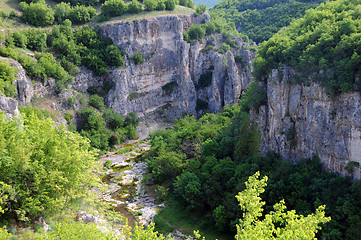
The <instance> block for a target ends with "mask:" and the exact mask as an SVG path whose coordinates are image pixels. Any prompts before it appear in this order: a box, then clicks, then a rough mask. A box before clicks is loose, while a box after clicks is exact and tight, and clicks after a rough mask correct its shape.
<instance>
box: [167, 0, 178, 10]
mask: <svg viewBox="0 0 361 240" xmlns="http://www.w3.org/2000/svg"><path fill="white" fill-rule="evenodd" d="M164 4H165V9H167V10H169V11H173V10H174V8H175V5H176V1H175V0H165V1H164Z"/></svg>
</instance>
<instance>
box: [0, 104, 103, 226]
mask: <svg viewBox="0 0 361 240" xmlns="http://www.w3.org/2000/svg"><path fill="white" fill-rule="evenodd" d="M20 110H21V111H22V112H23V114H22V115H21V116H19V117H17V118H16V119H14V120H10V121H9V120H6V119H5V117H4V115H3V114H1V117H0V132H1V134H0V152H1V154H0V172H1V176H0V184H1V185H3V184H4V183H6V184H7V185H8V186H9V188H7V189H5V191H4V192H3V191H2V194H1V195H3V194H4V193H5V194H7V196H8V197H7V199H5V201H3V202H1V208H2V209H4V211H5V213H4V215H3V216H2V219H5V218H6V217H16V218H17V219H19V220H23V221H24V220H30V219H33V218H34V217H39V216H44V215H45V214H47V215H51V214H53V213H54V212H56V211H59V210H61V209H62V208H66V207H67V206H68V204H69V203H70V202H71V201H73V200H76V199H78V198H80V197H84V196H85V195H86V194H87V191H86V190H85V189H86V188H88V187H89V186H90V185H92V184H94V181H95V179H96V178H94V176H93V175H92V174H91V172H90V171H92V169H93V168H94V166H95V165H94V164H95V158H94V153H93V152H90V151H88V148H89V141H88V140H86V139H84V138H82V137H81V136H79V135H78V134H74V133H71V132H68V131H67V130H66V129H65V127H64V126H60V127H56V126H55V124H54V122H53V121H52V120H51V119H50V118H47V117H46V116H45V115H44V114H43V112H41V111H34V110H33V109H32V108H29V107H27V108H22V109H20Z"/></svg>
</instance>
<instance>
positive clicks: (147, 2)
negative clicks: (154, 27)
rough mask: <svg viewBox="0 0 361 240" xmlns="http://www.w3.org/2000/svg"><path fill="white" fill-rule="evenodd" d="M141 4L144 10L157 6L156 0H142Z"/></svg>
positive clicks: (150, 9)
mask: <svg viewBox="0 0 361 240" xmlns="http://www.w3.org/2000/svg"><path fill="white" fill-rule="evenodd" d="M143 5H144V10H146V11H152V10H154V9H155V8H156V7H157V1H156V0H144V1H143Z"/></svg>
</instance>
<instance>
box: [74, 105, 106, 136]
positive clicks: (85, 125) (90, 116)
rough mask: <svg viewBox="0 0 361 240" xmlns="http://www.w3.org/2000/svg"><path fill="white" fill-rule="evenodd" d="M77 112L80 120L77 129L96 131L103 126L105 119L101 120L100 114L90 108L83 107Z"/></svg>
mask: <svg viewBox="0 0 361 240" xmlns="http://www.w3.org/2000/svg"><path fill="white" fill-rule="evenodd" d="M77 114H78V116H79V120H80V123H79V124H78V131H80V130H85V131H91V130H95V131H98V130H100V129H102V128H104V126H105V121H104V120H103V118H102V115H101V114H100V113H99V112H97V111H96V110H94V109H92V108H84V109H82V110H80V111H79V112H78V113H77Z"/></svg>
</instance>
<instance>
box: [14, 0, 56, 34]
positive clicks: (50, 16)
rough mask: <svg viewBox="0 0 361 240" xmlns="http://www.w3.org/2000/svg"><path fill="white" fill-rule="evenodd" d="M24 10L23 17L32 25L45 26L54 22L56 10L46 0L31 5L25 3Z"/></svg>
mask: <svg viewBox="0 0 361 240" xmlns="http://www.w3.org/2000/svg"><path fill="white" fill-rule="evenodd" d="M22 10H23V13H22V15H21V17H22V19H23V20H24V21H25V22H27V23H29V24H31V25H34V26H40V27H45V26H48V25H51V24H53V22H54V11H53V9H51V7H49V6H48V5H47V4H46V3H45V1H44V0H41V1H39V2H37V3H30V4H29V5H25V4H23V6H22Z"/></svg>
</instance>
